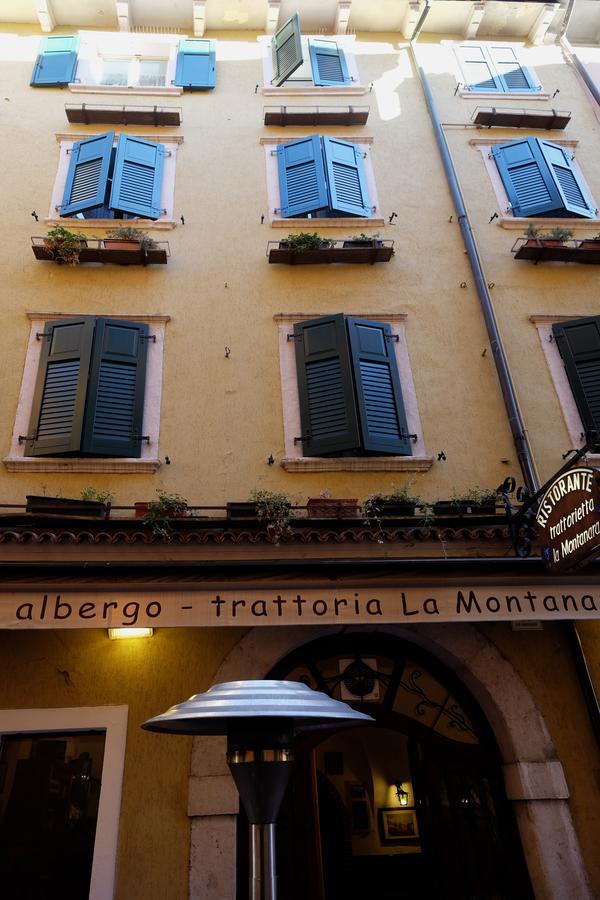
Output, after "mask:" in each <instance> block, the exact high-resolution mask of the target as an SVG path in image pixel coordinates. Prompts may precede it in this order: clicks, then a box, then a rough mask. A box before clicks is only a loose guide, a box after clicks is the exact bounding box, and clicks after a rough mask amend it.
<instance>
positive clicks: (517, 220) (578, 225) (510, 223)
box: [497, 216, 600, 231]
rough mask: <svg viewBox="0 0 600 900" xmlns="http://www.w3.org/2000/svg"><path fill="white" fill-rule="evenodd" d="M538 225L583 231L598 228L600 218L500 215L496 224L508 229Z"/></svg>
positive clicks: (520, 229)
mask: <svg viewBox="0 0 600 900" xmlns="http://www.w3.org/2000/svg"><path fill="white" fill-rule="evenodd" d="M532 223H533V224H535V225H539V226H540V228H544V229H545V228H557V227H561V228H569V229H571V230H573V229H583V230H585V231H591V230H594V229H595V230H596V231H597V230H598V228H597V226H598V225H600V219H583V218H579V217H577V218H573V219H559V218H556V219H552V218H550V219H546V218H540V217H539V216H537V217H536V216H529V217H527V218H525V217H523V216H501V217H500V218H499V219H498V222H497V224H498V226H499V227H500V228H508V229H509V230H510V231H525V230H526V229H527V226H528V225H531V224H532Z"/></svg>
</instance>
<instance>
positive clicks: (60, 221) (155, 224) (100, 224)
mask: <svg viewBox="0 0 600 900" xmlns="http://www.w3.org/2000/svg"><path fill="white" fill-rule="evenodd" d="M123 222H126V223H127V224H132V225H133V227H135V228H143V229H144V230H151V229H152V230H154V231H172V230H173V228H177V222H176V221H175V219H156V220H154V219H76V218H70V217H68V216H65V217H64V218H54V217H46V218H45V219H44V223H45V224H46V225H64V226H65V227H69V226H70V227H71V228H74V229H77V230H79V229H80V228H118V227H119V226H120V225H122V224H123Z"/></svg>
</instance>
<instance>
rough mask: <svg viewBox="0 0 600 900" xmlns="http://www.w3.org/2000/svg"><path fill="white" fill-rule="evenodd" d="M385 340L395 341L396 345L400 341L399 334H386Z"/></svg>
mask: <svg viewBox="0 0 600 900" xmlns="http://www.w3.org/2000/svg"><path fill="white" fill-rule="evenodd" d="M385 339H386V341H395V342H396V343H398V341H399V340H400V335H399V334H386V335H385Z"/></svg>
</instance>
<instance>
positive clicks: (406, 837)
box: [378, 806, 419, 844]
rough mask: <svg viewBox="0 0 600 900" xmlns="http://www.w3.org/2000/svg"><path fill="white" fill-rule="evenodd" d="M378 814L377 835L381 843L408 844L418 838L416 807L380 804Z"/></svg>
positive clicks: (416, 840)
mask: <svg viewBox="0 0 600 900" xmlns="http://www.w3.org/2000/svg"><path fill="white" fill-rule="evenodd" d="M378 814H379V816H378V817H379V837H380V839H381V843H382V844H408V843H416V842H418V840H419V823H418V822H417V811H416V809H413V808H411V809H408V808H406V807H402V808H400V807H398V806H392V807H387V806H382V807H380V808H379V810H378Z"/></svg>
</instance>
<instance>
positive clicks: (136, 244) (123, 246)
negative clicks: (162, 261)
mask: <svg viewBox="0 0 600 900" xmlns="http://www.w3.org/2000/svg"><path fill="white" fill-rule="evenodd" d="M141 246H142V245H141V243H140V241H122V240H120V239H119V238H104V249H105V250H139V249H140V247H141Z"/></svg>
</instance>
